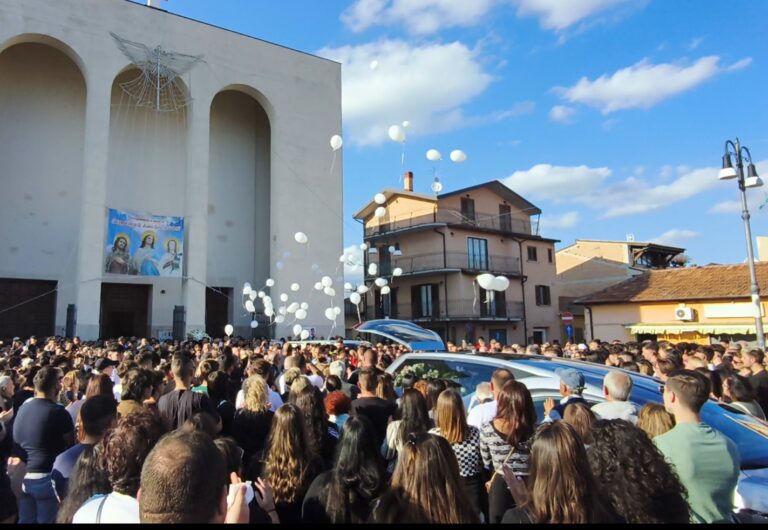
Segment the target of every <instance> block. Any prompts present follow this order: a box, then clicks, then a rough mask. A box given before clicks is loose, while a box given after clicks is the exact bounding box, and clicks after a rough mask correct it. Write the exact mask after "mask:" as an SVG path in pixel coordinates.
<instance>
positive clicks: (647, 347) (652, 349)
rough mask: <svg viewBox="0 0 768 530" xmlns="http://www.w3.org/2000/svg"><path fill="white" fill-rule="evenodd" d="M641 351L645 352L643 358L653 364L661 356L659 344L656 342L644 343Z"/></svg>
mask: <svg viewBox="0 0 768 530" xmlns="http://www.w3.org/2000/svg"><path fill="white" fill-rule="evenodd" d="M641 351H642V354H643V359H645V360H646V361H648V362H649V363H651V364H653V363H654V362H656V360H657V359H658V356H659V345H658V344H656V343H655V342H647V343H645V344H643V349H642V350H641Z"/></svg>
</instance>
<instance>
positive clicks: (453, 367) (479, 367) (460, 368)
mask: <svg viewBox="0 0 768 530" xmlns="http://www.w3.org/2000/svg"><path fill="white" fill-rule="evenodd" d="M496 368H497V367H495V366H492V365H487V364H480V363H472V362H467V361H447V360H441V359H418V358H413V359H408V360H407V361H405V362H403V364H401V365H400V366H399V367H398V369H397V371H396V372H395V373H394V374H393V375H394V376H395V387H396V388H397V389H398V393H399V392H400V388H399V387H400V386H401V385H400V378H401V377H402V375H403V374H404V373H405V372H410V371H412V372H413V373H415V374H416V375H418V376H419V378H421V379H450V380H451V381H454V382H455V383H457V384H458V385H459V386H458V387H457V388H458V390H459V392H460V393H461V396H462V398H464V405H465V406H466V405H468V403H469V399H471V397H472V396H473V395H474V393H475V389H476V388H477V385H478V384H479V383H483V382H489V381H490V380H491V375H493V371H494V370H496Z"/></svg>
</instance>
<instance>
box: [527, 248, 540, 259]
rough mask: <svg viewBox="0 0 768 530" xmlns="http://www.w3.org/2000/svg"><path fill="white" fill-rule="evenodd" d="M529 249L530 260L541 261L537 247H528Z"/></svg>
mask: <svg viewBox="0 0 768 530" xmlns="http://www.w3.org/2000/svg"><path fill="white" fill-rule="evenodd" d="M526 248H527V249H528V261H539V255H538V253H537V249H536V247H526Z"/></svg>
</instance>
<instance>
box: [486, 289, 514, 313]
mask: <svg viewBox="0 0 768 530" xmlns="http://www.w3.org/2000/svg"><path fill="white" fill-rule="evenodd" d="M480 302H481V305H480V316H483V317H496V318H505V317H506V316H507V297H506V293H505V292H504V291H486V290H485V289H482V288H481V289H480Z"/></svg>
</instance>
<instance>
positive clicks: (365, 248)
mask: <svg viewBox="0 0 768 530" xmlns="http://www.w3.org/2000/svg"><path fill="white" fill-rule="evenodd" d="M360 250H368V244H367V243H360Z"/></svg>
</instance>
